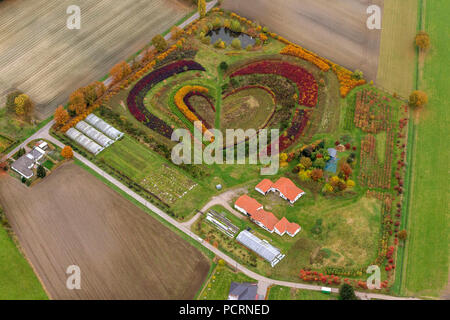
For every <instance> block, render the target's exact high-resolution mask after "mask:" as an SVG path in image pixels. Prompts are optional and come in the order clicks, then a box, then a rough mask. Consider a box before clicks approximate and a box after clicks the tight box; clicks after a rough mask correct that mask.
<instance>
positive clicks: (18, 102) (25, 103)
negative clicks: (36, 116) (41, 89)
mask: <svg viewBox="0 0 450 320" xmlns="http://www.w3.org/2000/svg"><path fill="white" fill-rule="evenodd" d="M14 104H15V112H16V114H17V115H18V116H21V117H22V116H30V115H31V114H32V112H33V107H34V106H33V103H32V102H31V99H30V97H28V96H27V95H26V94H24V93H22V94H20V95H18V96H17V97H16V98H15V99H14Z"/></svg>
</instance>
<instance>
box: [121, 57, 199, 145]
mask: <svg viewBox="0 0 450 320" xmlns="http://www.w3.org/2000/svg"><path fill="white" fill-rule="evenodd" d="M190 70H199V71H205V69H204V68H203V67H202V66H201V65H200V64H198V63H197V62H195V61H190V60H180V61H177V62H174V63H172V64H169V65H166V66H164V67H162V68H160V69H158V70H155V71H153V72H151V73H150V74H148V75H147V76H145V77H144V78H142V79H141V80H140V81H139V82H138V83H136V85H135V86H134V87H133V89H131V91H130V94H129V95H128V99H127V104H128V109H129V110H130V112H131V114H132V115H133V116H134V117H135V118H136V119H137V120H138V121H140V122H142V123H144V124H145V125H146V126H147V127H149V128H150V129H152V130H154V131H156V132H158V133H159V134H161V135H163V136H165V137H167V138H169V139H170V138H171V136H172V131H173V129H172V128H171V127H170V126H169V125H168V124H166V123H165V122H164V121H163V120H161V119H159V118H158V117H156V116H155V115H153V114H152V113H151V112H150V111H148V110H147V108H146V107H145V105H144V98H145V95H146V94H147V92H148V91H150V90H151V89H152V88H153V87H154V86H155V85H156V84H157V83H159V82H161V81H163V80H165V79H167V78H170V77H172V76H173V75H175V74H179V73H183V72H186V71H190Z"/></svg>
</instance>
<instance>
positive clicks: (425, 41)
mask: <svg viewBox="0 0 450 320" xmlns="http://www.w3.org/2000/svg"><path fill="white" fill-rule="evenodd" d="M416 46H417V47H418V48H419V49H420V50H423V51H426V50H428V49H429V48H430V36H429V35H428V33H426V32H425V31H419V32H418V33H417V35H416Z"/></svg>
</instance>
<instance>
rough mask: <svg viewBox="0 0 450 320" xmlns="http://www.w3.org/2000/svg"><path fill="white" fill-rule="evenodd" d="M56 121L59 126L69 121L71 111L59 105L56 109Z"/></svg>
mask: <svg viewBox="0 0 450 320" xmlns="http://www.w3.org/2000/svg"><path fill="white" fill-rule="evenodd" d="M54 118H55V122H56V124H57V125H58V126H63V125H65V124H66V123H67V121H69V118H70V117H69V113H68V112H67V110H65V109H64V107H63V106H59V107H58V108H56V110H55V117H54Z"/></svg>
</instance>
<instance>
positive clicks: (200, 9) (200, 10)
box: [197, 0, 206, 18]
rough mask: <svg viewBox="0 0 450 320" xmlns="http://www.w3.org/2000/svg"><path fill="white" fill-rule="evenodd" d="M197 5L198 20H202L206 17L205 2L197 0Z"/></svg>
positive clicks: (204, 0)
mask: <svg viewBox="0 0 450 320" xmlns="http://www.w3.org/2000/svg"><path fill="white" fill-rule="evenodd" d="M197 4H198V14H199V15H200V18H204V17H205V16H206V0H198V1H197Z"/></svg>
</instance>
